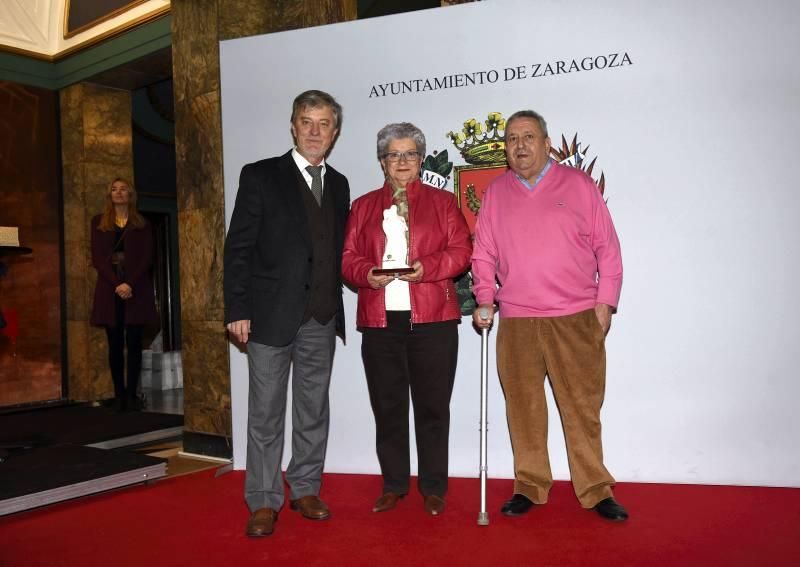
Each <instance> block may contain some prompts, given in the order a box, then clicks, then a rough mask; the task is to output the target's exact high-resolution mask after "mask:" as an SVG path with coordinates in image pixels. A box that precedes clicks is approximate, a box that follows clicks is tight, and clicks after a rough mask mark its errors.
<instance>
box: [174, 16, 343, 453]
mask: <svg viewBox="0 0 800 567" xmlns="http://www.w3.org/2000/svg"><path fill="white" fill-rule="evenodd" d="M355 18H356V0H305V1H297V2H283V1H277V0H275V1H264V0H205V1H197V0H173V1H172V54H173V57H172V60H173V82H174V88H175V148H176V157H177V192H178V195H177V196H178V240H179V246H180V276H181V316H182V335H183V347H182V350H183V353H182V354H183V381H184V419H185V421H184V427H185V434H184V450H185V451H187V452H193V453H201V454H209V455H217V456H230V454H231V447H230V443H229V440H230V437H231V402H230V371H229V359H228V341H227V336H226V333H225V328H224V325H223V307H224V305H223V298H222V250H223V243H224V238H225V197H224V192H223V181H222V179H223V176H222V124H221V107H220V88H219V41H220V40H221V39H232V38H237V37H244V36H250V35H256V34H263V33H268V32H275V31H282V30H288V29H296V28H303V27H308V26H315V25H322V24H326V23H334V22H341V21H345V20H349V19H355Z"/></svg>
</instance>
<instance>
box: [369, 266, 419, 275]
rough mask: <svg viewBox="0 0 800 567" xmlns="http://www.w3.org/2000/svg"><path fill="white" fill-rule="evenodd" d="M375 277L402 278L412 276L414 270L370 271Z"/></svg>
mask: <svg viewBox="0 0 800 567" xmlns="http://www.w3.org/2000/svg"><path fill="white" fill-rule="evenodd" d="M372 273H373V274H375V275H376V276H394V277H398V276H404V275H406V274H413V273H414V268H386V269H380V270H372Z"/></svg>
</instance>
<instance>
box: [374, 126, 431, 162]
mask: <svg viewBox="0 0 800 567" xmlns="http://www.w3.org/2000/svg"><path fill="white" fill-rule="evenodd" d="M403 138H411V139H412V140H414V144H416V146H417V151H418V152H419V153H420V155H422V157H423V158H424V157H425V134H423V133H422V130H420V129H419V128H417V127H416V126H414V125H413V124H412V123H411V122H398V123H396V124H387V125H386V126H384V127H383V128H381V129H380V131H379V132H378V159H382V158H383V156H384V154H385V153H386V149H387V148H388V147H389V144H390V143H391V142H392V141H393V140H402V139H403Z"/></svg>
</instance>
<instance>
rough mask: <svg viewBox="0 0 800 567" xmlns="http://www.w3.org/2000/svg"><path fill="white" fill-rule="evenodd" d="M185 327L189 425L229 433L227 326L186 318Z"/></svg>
mask: <svg viewBox="0 0 800 567" xmlns="http://www.w3.org/2000/svg"><path fill="white" fill-rule="evenodd" d="M183 330H184V335H183V351H182V359H183V360H182V362H183V373H184V390H183V399H184V418H185V426H186V429H188V430H190V431H196V432H201V433H210V434H214V435H223V436H230V407H231V398H230V392H231V386H230V370H229V365H228V341H227V339H226V333H225V327H224V326H223V324H222V322H221V321H184V323H183ZM187 376H188V377H190V379H189V380H187V379H186V378H187Z"/></svg>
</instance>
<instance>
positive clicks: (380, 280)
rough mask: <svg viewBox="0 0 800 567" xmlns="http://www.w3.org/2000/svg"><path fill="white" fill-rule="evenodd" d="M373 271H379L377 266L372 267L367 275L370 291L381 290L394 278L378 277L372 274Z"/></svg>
mask: <svg viewBox="0 0 800 567" xmlns="http://www.w3.org/2000/svg"><path fill="white" fill-rule="evenodd" d="M375 270H380V268H379V267H378V266H373V267H372V268H370V270H369V273H368V274H367V281H368V282H369V287H371V288H372V289H381V288H382V287H386V286H387V285H389V284H390V283H392V280H394V278H393V277H392V276H378V275H375V274H374V273H373V272H374V271H375Z"/></svg>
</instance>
